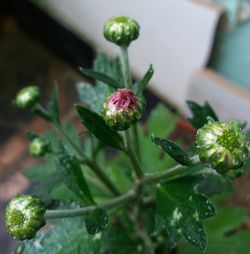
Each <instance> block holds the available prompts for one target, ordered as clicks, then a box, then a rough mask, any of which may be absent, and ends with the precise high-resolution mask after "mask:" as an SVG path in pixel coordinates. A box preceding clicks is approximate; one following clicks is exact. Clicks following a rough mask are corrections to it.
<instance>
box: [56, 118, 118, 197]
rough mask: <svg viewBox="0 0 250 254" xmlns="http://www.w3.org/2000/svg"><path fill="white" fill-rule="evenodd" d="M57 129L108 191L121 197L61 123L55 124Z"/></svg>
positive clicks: (101, 170)
mask: <svg viewBox="0 0 250 254" xmlns="http://www.w3.org/2000/svg"><path fill="white" fill-rule="evenodd" d="M53 124H54V126H55V127H56V129H57V130H58V131H59V132H60V133H61V134H62V135H63V136H64V137H65V139H66V140H67V141H68V143H69V144H70V145H71V147H72V148H73V149H74V150H75V151H76V153H77V154H78V156H79V157H80V158H81V160H80V161H81V162H82V163H85V164H86V165H87V166H88V167H89V168H90V169H91V170H92V171H93V172H94V173H95V174H96V175H97V176H98V177H99V179H100V180H101V181H102V182H103V183H104V184H105V185H106V186H107V187H108V189H109V190H110V191H111V192H112V193H113V194H114V195H115V196H119V195H120V192H119V190H118V189H117V188H116V186H115V185H114V183H113V182H112V181H111V180H110V179H109V177H108V176H107V175H106V174H105V172H104V170H103V169H101V168H100V166H99V165H98V164H97V163H96V162H94V161H91V160H90V159H88V158H87V157H86V155H85V154H84V153H83V152H82V151H81V150H80V148H79V147H78V146H77V145H76V144H75V143H74V142H73V141H72V140H71V139H70V137H69V136H68V134H67V133H66V132H65V130H64V129H63V127H62V126H61V125H60V124H59V123H53Z"/></svg>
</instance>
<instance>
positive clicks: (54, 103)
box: [48, 81, 60, 123]
mask: <svg viewBox="0 0 250 254" xmlns="http://www.w3.org/2000/svg"><path fill="white" fill-rule="evenodd" d="M58 94H59V92H58V83H57V82H56V81H55V85H54V90H53V93H52V96H51V99H50V101H49V103H48V112H49V114H50V117H51V119H52V120H53V121H55V122H58V123H59V122H60V114H59V106H58Z"/></svg>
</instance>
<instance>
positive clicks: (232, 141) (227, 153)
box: [196, 120, 249, 174]
mask: <svg viewBox="0 0 250 254" xmlns="http://www.w3.org/2000/svg"><path fill="white" fill-rule="evenodd" d="M196 146H197V148H198V153H199V157H200V160H201V161H202V162H203V163H204V164H205V165H206V166H208V167H211V168H214V169H216V170H217V171H218V172H219V173H221V174H226V173H228V172H229V170H236V169H238V168H239V167H241V166H242V164H243V163H244V161H245V160H246V158H247V156H248V153H249V152H248V146H249V142H248V139H247V137H246V135H245V134H244V133H243V132H242V131H241V128H240V123H239V122H238V121H234V120H230V121H226V122H221V121H213V122H209V123H208V124H206V125H204V126H203V127H202V128H201V129H199V130H198V132H197V135H196Z"/></svg>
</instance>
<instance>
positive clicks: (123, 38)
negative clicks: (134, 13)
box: [103, 16, 140, 46]
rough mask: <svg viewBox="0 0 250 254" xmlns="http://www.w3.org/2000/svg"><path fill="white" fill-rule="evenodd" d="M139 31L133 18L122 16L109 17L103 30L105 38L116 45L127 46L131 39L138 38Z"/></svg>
mask: <svg viewBox="0 0 250 254" xmlns="http://www.w3.org/2000/svg"><path fill="white" fill-rule="evenodd" d="M139 32H140V26H139V25H138V23H137V22H136V21H135V20H134V19H131V18H128V17H124V16H118V17H114V18H111V19H109V20H108V21H107V22H106V23H105V25H104V30H103V34H104V36H105V38H106V39H107V40H108V41H111V42H113V43H115V44H117V45H118V46H128V45H129V44H130V42H131V41H133V40H136V39H137V38H138V36H139Z"/></svg>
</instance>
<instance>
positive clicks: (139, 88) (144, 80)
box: [136, 64, 154, 96]
mask: <svg viewBox="0 0 250 254" xmlns="http://www.w3.org/2000/svg"><path fill="white" fill-rule="evenodd" d="M153 74H154V69H153V66H152V64H151V65H150V66H149V69H148V71H147V72H146V74H145V75H144V77H143V78H142V80H140V81H139V82H138V84H137V92H136V93H137V95H139V96H141V95H142V93H143V90H144V89H145V88H146V86H147V85H148V83H149V81H150V79H151V78H152V76H153Z"/></svg>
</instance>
